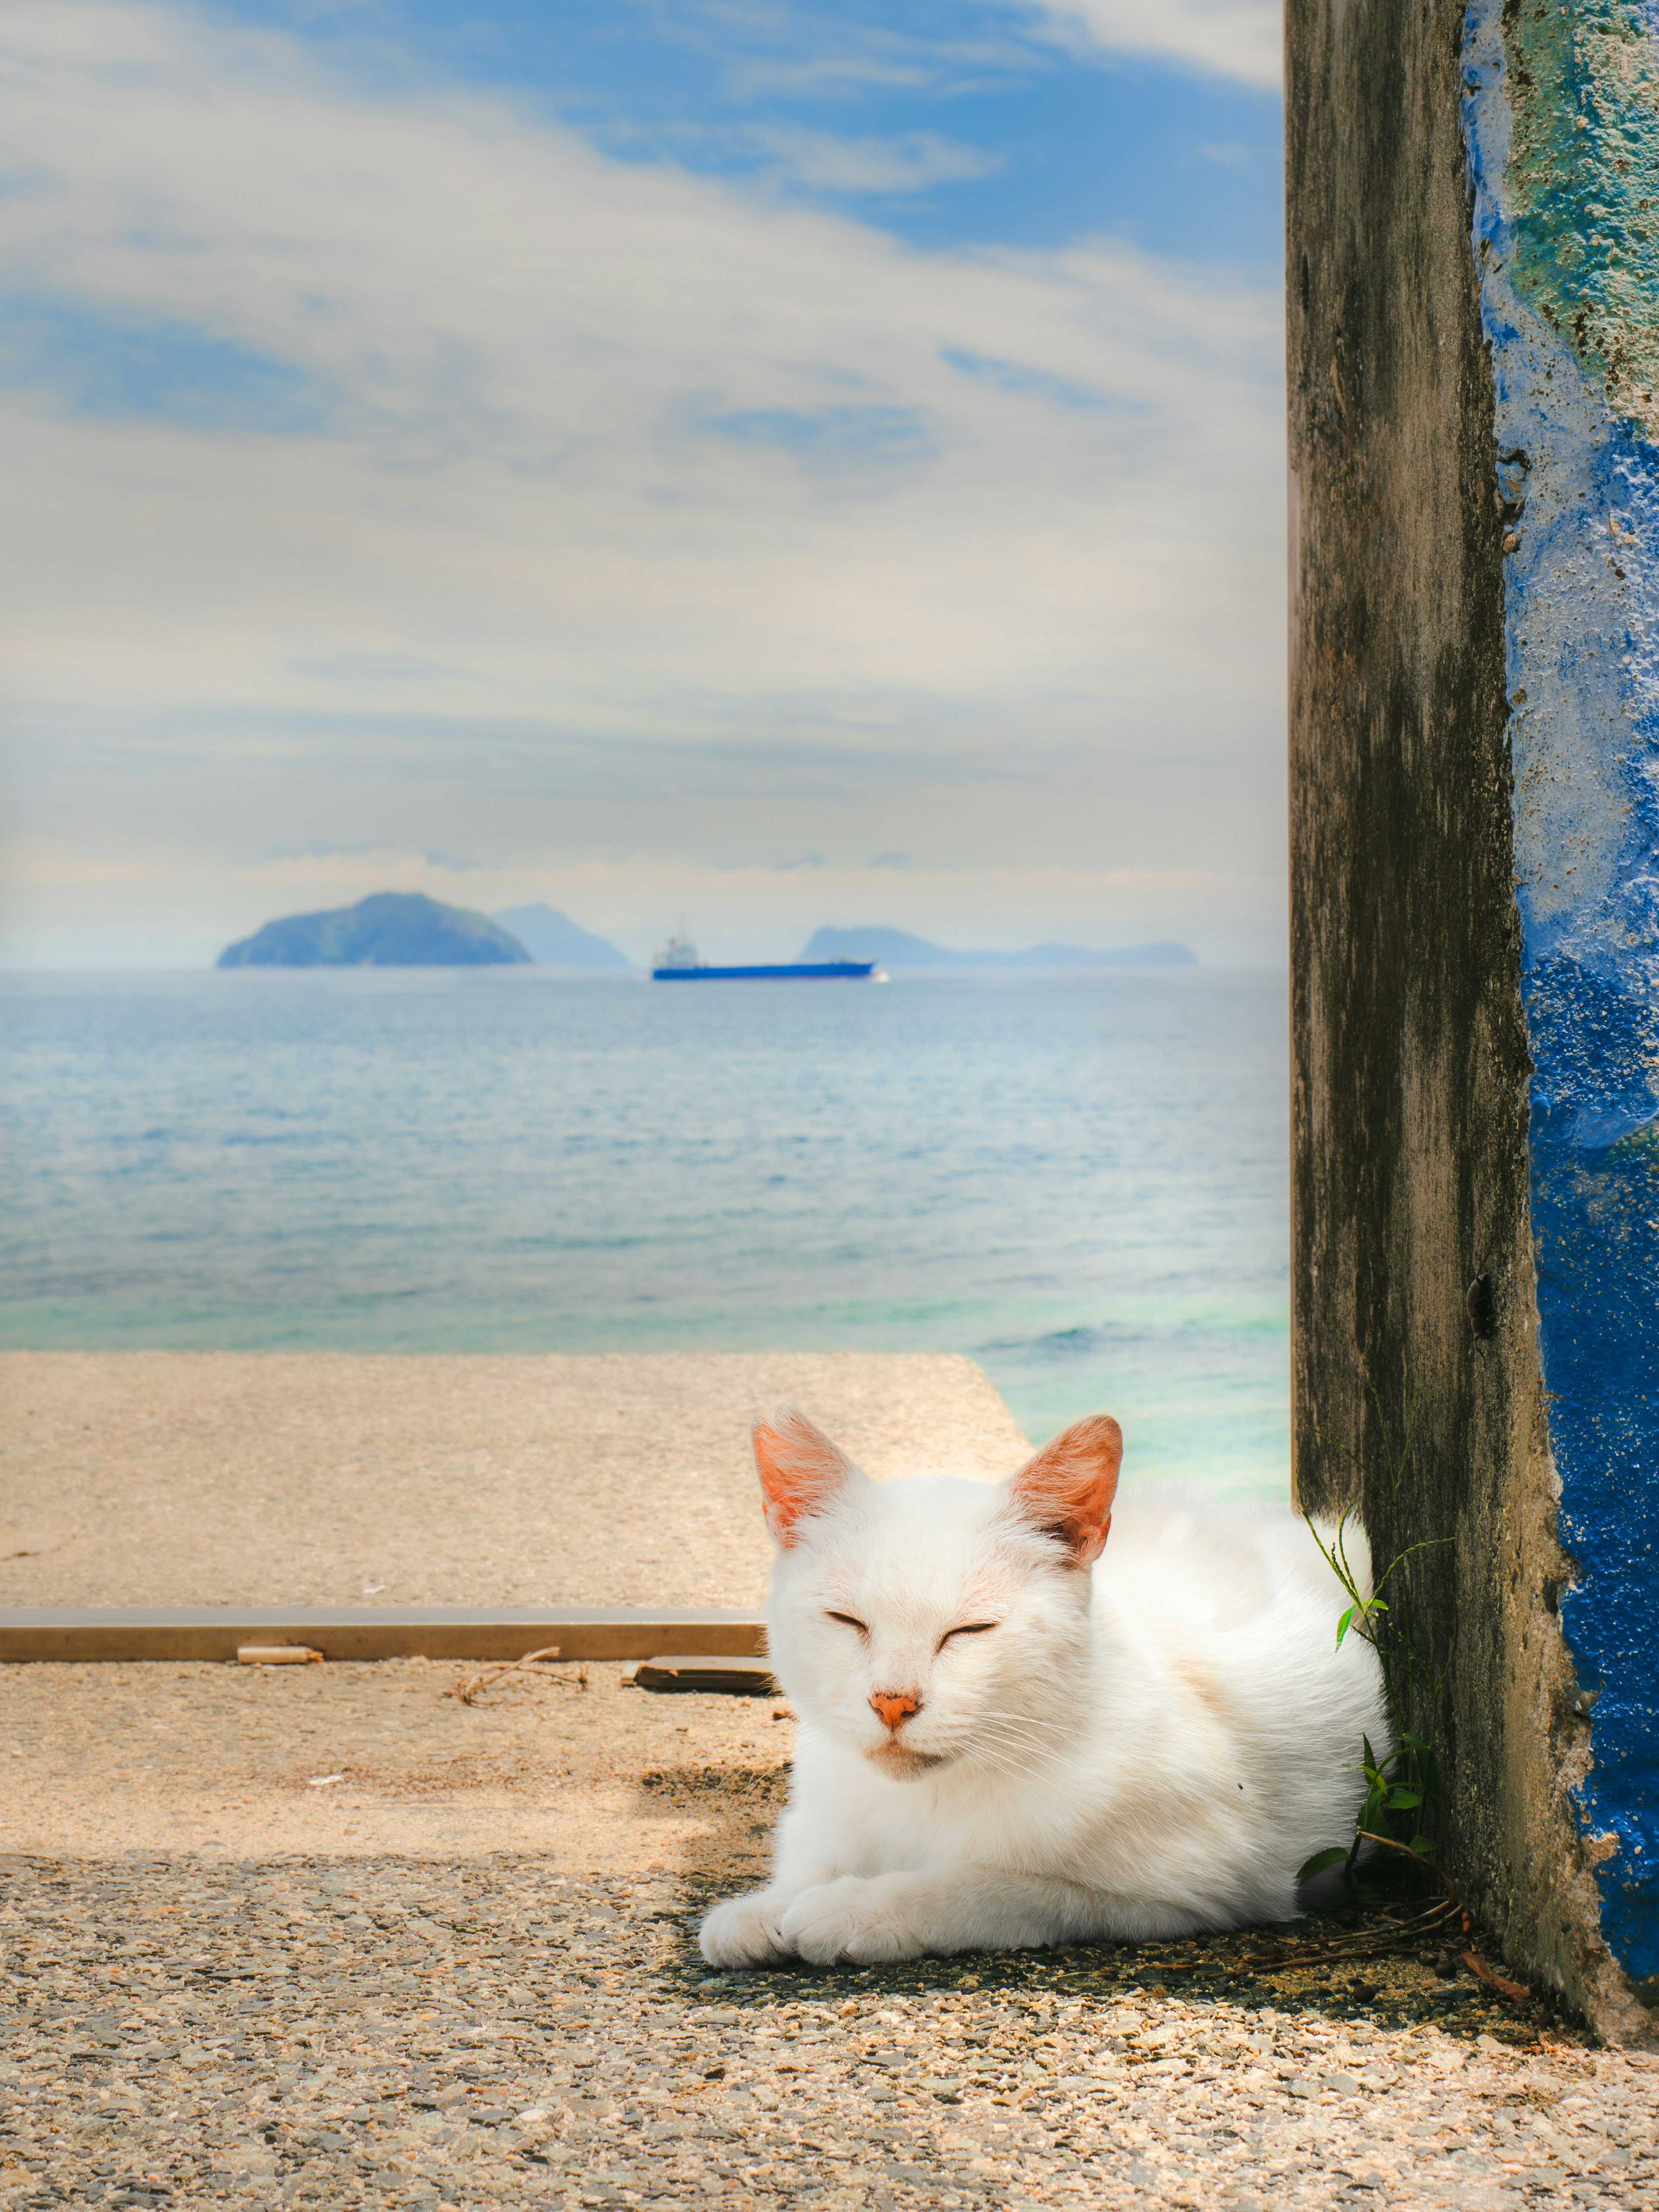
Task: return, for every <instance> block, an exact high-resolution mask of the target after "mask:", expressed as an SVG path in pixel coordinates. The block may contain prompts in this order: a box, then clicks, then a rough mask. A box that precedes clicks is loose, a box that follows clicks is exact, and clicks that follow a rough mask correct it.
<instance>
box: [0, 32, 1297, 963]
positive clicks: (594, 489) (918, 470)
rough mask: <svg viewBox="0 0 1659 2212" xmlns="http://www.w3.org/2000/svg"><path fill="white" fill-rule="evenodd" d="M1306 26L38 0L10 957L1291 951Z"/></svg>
mask: <svg viewBox="0 0 1659 2212" xmlns="http://www.w3.org/2000/svg"><path fill="white" fill-rule="evenodd" d="M1276 57H1277V30H1276V18H1275V17H1274V16H1273V13H1272V11H1271V10H1270V9H1263V8H1262V7H1261V5H1260V4H1259V0H1161V4H1159V5H1157V6H1142V5H1138V4H1136V0H1077V4H1075V5H1065V6H1061V5H1058V4H1056V5H1042V4H1038V0H1031V4H1026V5H1014V4H1009V5H998V6H985V7H975V6H969V5H961V6H945V5H943V4H931V3H930V0H916V4H911V5H897V4H888V5H884V6H880V7H878V6H875V5H865V4H858V5H841V6H836V7H829V6H827V5H826V6H814V7H805V6H794V5H788V4H784V5H776V6H774V5H763V4H753V5H751V4H745V0H734V3H733V4H716V3H715V0H711V3H710V4H702V0H686V4H683V5H673V6H670V5H657V4H649V0H613V4H612V5H611V6H609V7H607V8H605V9H592V8H587V7H584V8H578V7H575V6H572V5H562V6H546V5H544V6H533V5H531V4H528V0H514V4H485V5H483V6H472V7H469V8H467V9H465V11H463V10H461V9H457V8H454V7H451V6H446V5H441V4H439V0H366V4H362V5H355V4H345V3H344V0H342V4H331V0H294V4H283V0H261V3H260V4H257V5H243V6H234V7H233V6H217V7H210V6H205V7H197V8H193V9H181V8H178V7H170V6H158V5H149V4H132V5H111V4H108V0H50V4H47V0H19V4H17V5H15V6H14V7H13V8H12V9H10V10H9V12H8V15H7V19H6V21H5V24H4V26H3V27H0V59H3V60H4V61H5V63H6V64H8V77H9V82H10V84H11V87H12V90H11V92H10V94H9V110H8V116H7V130H6V134H5V143H6V145H7V147H8V148H9V152H8V154H7V155H5V157H4V161H3V171H4V174H3V184H4V187H5V188H4V190H3V191H0V257H3V276H0V281H3V283H4V285H5V289H6V299H7V310H6V313H5V316H4V318H3V325H0V327H3V337H0V421H3V423H4V428H5V435H6V436H7V440H8V444H9V447H10V448H11V449H12V451H13V452H14V453H15V456H16V460H15V465H14V470H13V473H14V478H15V490H16V493H17V496H18V502H19V504H20V506H21V531H20V530H19V529H18V528H16V527H14V531H13V532H12V533H11V550H10V551H9V554H8V555H7V556H5V557H6V558H7V559H8V561H9V563H10V564H11V573H10V574H9V577H8V596H9V604H10V605H12V607H13V609H14V611H15V614H16V615H17V616H18V617H19V619H18V623H17V628H16V630H15V635H14V640H13V649H12V651H11V653H9V682H8V685H7V697H6V710H7V726H6V729H5V735H4V755H3V776H4V782H5V796H6V799H7V801H8V805H7V814H8V818H9V832H8V836H9V846H8V851H7V855H6V868H5V878H4V886H3V891H0V958H4V959H6V960H8V961H9V962H11V963H15V964H87V963H91V964H102V963H106V962H110V963H118V964H140V965H142V964H173V963H191V962H194V961H196V960H198V959H202V960H204V959H208V958H210V957H212V954H213V952H214V951H216V949H217V946H218V945H219V944H220V943H221V942H222V941H224V940H225V939H228V938H229V937H231V936H234V935H237V934H239V933H243V932H244V931H245V930H246V928H248V927H254V926H257V924H258V922H259V921H262V920H264V919H265V918H267V917H268V916H269V915H270V914H273V913H277V912H283V911H289V910H292V909H294V908H296V907H300V906H304V905H317V904H321V903H326V902H334V901H336V900H339V901H343V900H345V899H347V898H349V897H355V896H361V895H362V893H363V892H364V891H367V890H374V889H380V888H386V887H390V886H395V885H401V886H404V887H408V888H421V889H426V890H433V891H435V893H436V894H437V895H439V896H450V897H458V898H461V899H464V900H465V902H467V903H469V904H475V905H481V906H484V907H490V906H495V905H506V904H509V903H517V902H521V901H522V900H523V899H525V898H526V897H536V896H542V897H546V898H548V899H550V901H551V902H553V903H556V904H559V905H562V906H564V907H566V908H568V909H569V910H571V911H572V912H574V913H575V914H576V915H577V916H578V918H579V919H580V920H581V921H584V922H586V924H587V925H588V926H590V927H597V928H599V929H601V930H603V931H605V933H608V934H612V935H614V936H616V937H617V938H618V939H620V940H621V941H622V942H623V943H624V944H626V945H629V949H630V950H641V949H643V947H644V946H645V945H647V944H648V942H649V941H650V940H651V939H652V938H653V936H654V935H656V934H657V933H659V930H660V928H661V927H663V926H664V925H665V922H668V921H673V920H675V919H677V918H678V915H680V914H681V913H682V912H684V913H685V914H686V915H687V916H688V918H690V919H691V920H692V921H693V923H694V926H695V928H696V933H697V934H698V936H699V938H700V940H701V941H702V942H704V943H705V944H706V945H707V946H708V948H709V949H710V950H712V951H725V950H731V951H737V950H739V949H750V950H753V951H757V952H759V951H767V952H774V951H791V950H793V949H794V947H795V945H796V943H797V942H798V941H799V939H801V938H802V937H803V936H804V935H805V933H807V932H808V931H810V929H811V927H816V926H817V923H819V922H822V921H840V922H845V923H855V922H860V921H890V922H894V923H897V924H899V925H901V926H903V927H915V928H921V929H924V930H925V931H927V933H932V934H935V935H938V936H939V937H941V938H944V939H946V940H947V941H950V940H951V939H957V941H960V940H962V939H965V938H967V937H969V936H971V937H972V938H973V939H975V941H977V942H988V943H1006V944H1018V943H1020V942H1024V941H1030V940H1031V939H1037V938H1044V937H1054V936H1065V937H1069V938H1072V939H1080V940H1083V941H1093V942H1099V943H1108V942H1115V941H1121V940H1122V939H1124V938H1125V937H1126V936H1130V935H1133V934H1138V933H1147V932H1150V933H1156V934H1158V935H1168V934H1170V933H1182V934H1186V935H1188V937H1190V938H1191V939H1193V941H1194V942H1195V943H1198V944H1199V945H1200V950H1202V951H1204V952H1205V953H1206V955H1208V956H1209V957H1217V958H1230V957H1242V958H1249V959H1251V960H1259V959H1262V958H1273V957H1276V955H1277V946H1278V943H1279V927H1280V923H1279V916H1280V912H1281V908H1282V896H1283V855H1282V831H1281V827H1280V824H1281V822H1282V788H1283V786H1282V768H1281V765H1280V754H1281V750H1282V748H1281V733H1282V659H1283V649H1282V629H1283V604H1282V602H1283V581H1282V580H1283V535H1282V515H1283V474H1282V431H1281V428H1280V422H1281V416H1282V405H1281V396H1280V386H1279V378H1280V336H1279V282H1280V278H1279V253H1280V243H1279V239H1280V222H1281V212H1280V183H1279V159H1280V156H1279V132H1280V119H1279V95H1278V90H1277V83H1276V66H1277V64H1276Z"/></svg>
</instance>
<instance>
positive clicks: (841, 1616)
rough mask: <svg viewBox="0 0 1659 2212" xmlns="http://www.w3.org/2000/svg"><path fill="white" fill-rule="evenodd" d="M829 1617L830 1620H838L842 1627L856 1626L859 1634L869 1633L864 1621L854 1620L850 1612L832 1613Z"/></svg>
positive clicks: (865, 1634)
mask: <svg viewBox="0 0 1659 2212" xmlns="http://www.w3.org/2000/svg"><path fill="white" fill-rule="evenodd" d="M829 1619H830V1620H838V1621H840V1622H841V1624H842V1627H843V1628H856V1629H857V1631H858V1632H859V1634H860V1636H867V1635H868V1634H869V1633H870V1632H869V1630H868V1629H867V1628H866V1626H865V1625H864V1623H863V1622H862V1621H861V1620H855V1619H854V1616H853V1615H852V1614H851V1613H831V1614H830V1615H829Z"/></svg>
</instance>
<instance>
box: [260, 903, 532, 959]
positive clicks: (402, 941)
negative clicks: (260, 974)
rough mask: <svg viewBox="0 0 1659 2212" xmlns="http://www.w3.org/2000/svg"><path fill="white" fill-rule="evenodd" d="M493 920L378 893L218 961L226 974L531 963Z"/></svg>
mask: <svg viewBox="0 0 1659 2212" xmlns="http://www.w3.org/2000/svg"><path fill="white" fill-rule="evenodd" d="M529 958H530V955H529V954H528V953H527V952H526V951H525V949H524V947H523V945H520V942H519V940H518V939H517V938H516V937H514V936H513V935H511V934H510V933H508V932H507V930H505V929H502V928H501V927H499V926H498V925H497V924H496V923H495V922H493V921H490V920H489V917H488V916H487V915H482V914H473V913H471V911H470V910H469V909H468V908H465V907H460V906H445V905H443V904H442V903H441V902H440V901H439V900H437V899H431V898H428V897H426V896H424V894H423V893H422V892H420V891H376V892H374V894H373V895H372V896H370V897H368V898H366V899H362V900H360V901H359V902H358V903H357V904H356V906H346V907H340V908H337V909H336V910H335V911H334V912H333V913H331V914H292V915H289V916H288V917H287V918H286V920H284V921H268V922H267V923H266V924H265V926H264V928H263V929H260V930H256V931H255V932H254V933H253V935H252V937H245V938H244V939H242V941H241V943H240V945H227V946H226V948H225V950H224V951H222V953H221V954H220V955H219V962H218V964H219V966H220V967H221V968H502V967H507V966H511V965H517V964H520V963H526V962H528V960H529Z"/></svg>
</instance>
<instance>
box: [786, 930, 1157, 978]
mask: <svg viewBox="0 0 1659 2212" xmlns="http://www.w3.org/2000/svg"><path fill="white" fill-rule="evenodd" d="M800 957H801V958H802V959H803V960H874V961H878V962H879V963H880V964H881V965H882V966H883V967H884V968H1027V969H1042V968H1048V969H1055V968H1196V967H1197V965H1198V956H1197V954H1196V953H1195V952H1194V951H1192V950H1191V949H1190V947H1188V946H1187V945H1169V944H1154V945H1120V946H1118V947H1117V948H1116V950H1115V951H1110V952H1095V951H1091V950H1090V949H1089V947H1088V946H1087V945H1031V946H1030V947H1029V949H1028V950H1027V951H1024V952H952V951H949V950H948V949H947V948H946V947H945V945H931V944H929V942H928V941H927V939H926V938H925V937H912V936H910V935H909V933H908V932H907V931H905V930H902V929H876V928H868V927H866V928H862V929H821V930H819V931H818V933H817V935H816V936H815V937H814V938H813V939H812V940H811V943H810V944H809V945H807V946H806V948H805V951H803V952H802V954H801V956H800Z"/></svg>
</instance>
